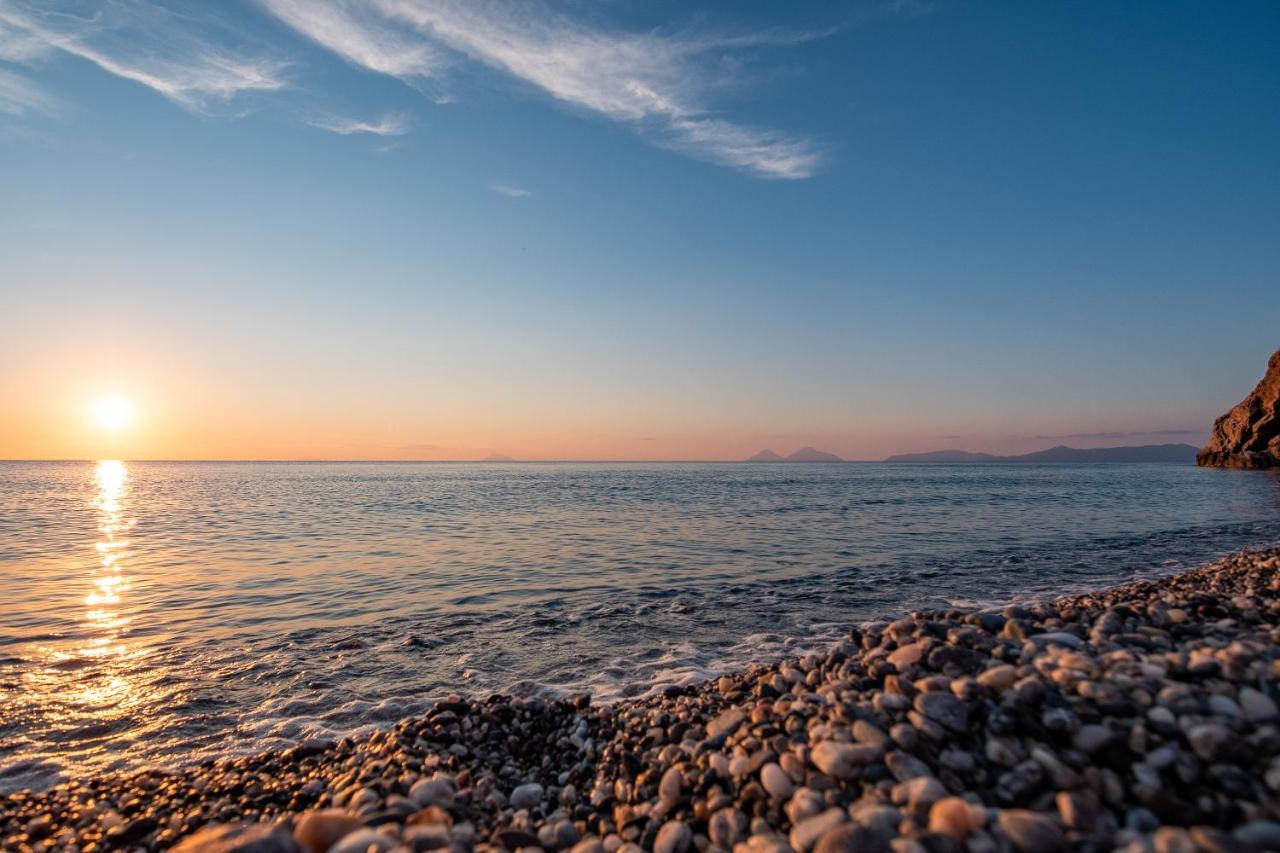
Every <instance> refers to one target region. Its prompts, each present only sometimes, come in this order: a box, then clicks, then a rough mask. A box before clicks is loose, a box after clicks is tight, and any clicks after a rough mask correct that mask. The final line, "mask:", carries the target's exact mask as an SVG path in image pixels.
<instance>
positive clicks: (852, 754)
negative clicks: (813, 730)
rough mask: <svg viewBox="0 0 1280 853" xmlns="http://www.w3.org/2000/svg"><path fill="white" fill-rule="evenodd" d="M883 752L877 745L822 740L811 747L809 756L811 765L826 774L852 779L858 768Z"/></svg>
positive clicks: (875, 758)
mask: <svg viewBox="0 0 1280 853" xmlns="http://www.w3.org/2000/svg"><path fill="white" fill-rule="evenodd" d="M883 754H884V750H883V749H881V748H880V747H878V746H868V745H866V744H852V743H844V742H843V741H836V740H824V741H823V742H822V743H820V744H818V745H817V746H815V747H814V748H813V752H812V753H810V756H809V757H810V760H812V761H813V765H814V766H815V767H817V768H818V769H819V770H821V771H822V772H823V773H826V774H827V775H828V776H834V777H835V778H837V779H852V778H853V777H854V776H856V775H857V774H858V770H859V768H861V767H862V766H863V765H866V764H870V763H871V762H873V761H876V760H878V759H879V758H880V757H881V756H882V755H883Z"/></svg>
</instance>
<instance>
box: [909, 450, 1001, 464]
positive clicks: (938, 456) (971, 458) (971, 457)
mask: <svg viewBox="0 0 1280 853" xmlns="http://www.w3.org/2000/svg"><path fill="white" fill-rule="evenodd" d="M1000 458H1002V457H1000V456H996V455H995V454H992V453H971V452H970V451H968V450H931V451H929V452H928V453H903V454H900V455H898V456H890V457H889V458H888V459H886V460H884V461H885V462H991V461H993V460H995V459H1000Z"/></svg>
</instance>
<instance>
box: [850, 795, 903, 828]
mask: <svg viewBox="0 0 1280 853" xmlns="http://www.w3.org/2000/svg"><path fill="white" fill-rule="evenodd" d="M849 817H850V818H852V819H853V822H854V823H856V824H858V825H859V826H865V827H867V828H868V829H873V830H876V831H877V832H884V833H896V832H897V827H898V824H899V823H901V822H902V812H900V811H898V810H897V809H895V808H894V807H893V806H890V805H885V804H884V803H878V802H875V801H874V800H859V801H858V802H856V803H854V804H853V805H851V806H849Z"/></svg>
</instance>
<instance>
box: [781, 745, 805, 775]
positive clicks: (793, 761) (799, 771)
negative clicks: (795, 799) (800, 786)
mask: <svg viewBox="0 0 1280 853" xmlns="http://www.w3.org/2000/svg"><path fill="white" fill-rule="evenodd" d="M778 766H779V767H781V768H782V770H783V772H785V773H786V774H787V775H788V776H790V777H791V781H793V782H803V781H804V761H803V760H802V759H801V758H800V756H798V755H796V754H795V753H794V752H784V753H783V754H782V757H781V758H779V759H778Z"/></svg>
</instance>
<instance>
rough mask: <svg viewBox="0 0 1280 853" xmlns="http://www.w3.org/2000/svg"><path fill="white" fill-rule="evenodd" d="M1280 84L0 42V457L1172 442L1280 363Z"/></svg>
mask: <svg viewBox="0 0 1280 853" xmlns="http://www.w3.org/2000/svg"><path fill="white" fill-rule="evenodd" d="M1278 56H1280V7H1278V6H1276V5H1275V4H1273V3H1232V4H1213V3H1141V2H1134V3H1123V4H1116V3H1103V2H1097V3H1088V2H1084V3H1061V4H1050V3H1034V4H1028V3H1017V2H1010V3H994V2H993V3H960V2H954V3H952V2H889V3H863V4H857V3H850V4H771V3H723V4H705V5H697V6H695V5H693V4H686V3H639V2H605V3H587V2H569V3H561V4H551V3H540V2H529V3H522V2H466V3H462V2H458V3H453V2H442V3H440V2H430V0H344V2H339V0H311V2H303V0H261V2H226V3H217V4H208V3H194V2H193V3H163V4H160V3H152V2H142V0H116V2H97V3H58V2H54V3H48V2H39V3H36V2H27V0H0V188H2V189H0V287H3V304H4V305H5V308H6V310H4V311H3V312H2V313H0V360H3V362H4V363H5V364H6V370H5V371H3V375H0V393H4V394H5V395H6V398H7V399H10V400H19V401H23V403H22V404H21V405H20V406H17V407H12V406H11V407H6V410H5V412H3V413H0V456H50V455H51V456H64V455H77V456H78V455H82V452H78V451H77V448H79V447H81V446H82V445H83V444H84V443H85V441H86V437H85V435H84V434H83V433H82V432H81V431H79V430H78V429H77V428H75V427H73V426H71V425H70V423H71V421H72V420H73V418H72V417H71V415H70V414H68V413H70V412H72V411H74V410H75V407H76V406H77V405H79V403H78V402H77V401H79V400H80V399H81V398H83V397H84V396H85V395H91V394H93V393H95V392H96V391H97V389H99V388H106V387H110V388H112V389H117V390H119V391H120V392H121V393H127V394H129V395H131V396H133V397H135V398H137V400H138V401H139V402H138V405H139V409H140V410H142V411H143V412H144V413H146V414H148V415H150V417H149V418H144V419H142V420H144V421H146V422H149V423H150V428H149V429H148V430H140V431H139V432H138V434H137V435H136V436H135V439H134V443H133V444H131V445H129V446H128V447H126V448H125V451H126V452H129V453H132V454H135V455H152V456H170V455H171V456H201V457H205V456H212V457H293V456H307V457H311V456H339V457H352V456H356V457H380V456H414V457H417V456H426V457H430V456H438V457H442V458H443V457H454V458H469V457H471V456H476V455H484V453H487V452H491V451H498V452H504V453H508V454H510V455H516V456H520V457H522V458H548V457H550V458H563V457H585V458H736V457H738V456H741V455H745V454H746V453H749V452H754V450H756V449H758V448H759V447H761V446H773V447H775V448H776V449H778V450H780V451H784V452H785V451H788V450H790V449H794V448H795V447H797V446H800V445H801V444H818V445H820V446H824V447H828V448H829V449H832V450H834V451H836V452H839V453H842V454H844V455H847V456H849V457H851V458H872V457H877V456H881V455H884V454H886V453H889V452H897V451H904V450H915V449H929V448H932V447H938V446H943V445H947V446H964V447H967V448H970V449H976V450H1021V449H1032V448H1033V447H1038V446H1044V445H1045V444H1046V443H1056V442H1055V441H1050V439H1056V438H1058V437H1061V436H1066V437H1068V438H1067V439H1066V443H1073V444H1078V445H1080V444H1113V443H1126V442H1129V441H1131V440H1132V441H1147V440H1179V441H1191V442H1193V443H1194V442H1196V441H1199V440H1200V439H1201V438H1203V432H1204V431H1206V430H1207V427H1208V424H1209V422H1210V421H1211V420H1212V418H1213V417H1214V416H1215V415H1216V414H1218V413H1220V412H1221V411H1222V410H1223V409H1225V407H1227V406H1228V405H1230V404H1232V403H1234V402H1235V401H1236V400H1238V399H1239V398H1240V397H1241V396H1243V394H1244V393H1245V392H1246V391H1247V390H1248V388H1250V387H1252V384H1253V382H1255V381H1256V379H1257V377H1258V375H1259V374H1260V372H1261V370H1262V368H1263V366H1264V364H1265V360H1266V357H1267V355H1268V354H1269V353H1270V352H1271V351H1272V350H1274V349H1275V348H1276V347H1277V346H1280V335H1277V333H1276V324H1275V312H1274V310H1272V306H1274V305H1275V302H1276V293H1277V292H1280V286H1278V282H1277V278H1278V273H1280V240H1278V239H1277V238H1276V235H1277V234H1280V156H1277V154H1276V152H1277V151H1280V102H1277V98H1276V93H1277V92H1280V59H1277V57H1278ZM50 423H67V424H68V426H66V428H65V429H62V430H58V429H50V428H49V424H50ZM1197 431H1199V432H1197ZM83 452H88V451H87V450H86V451H83Z"/></svg>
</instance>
